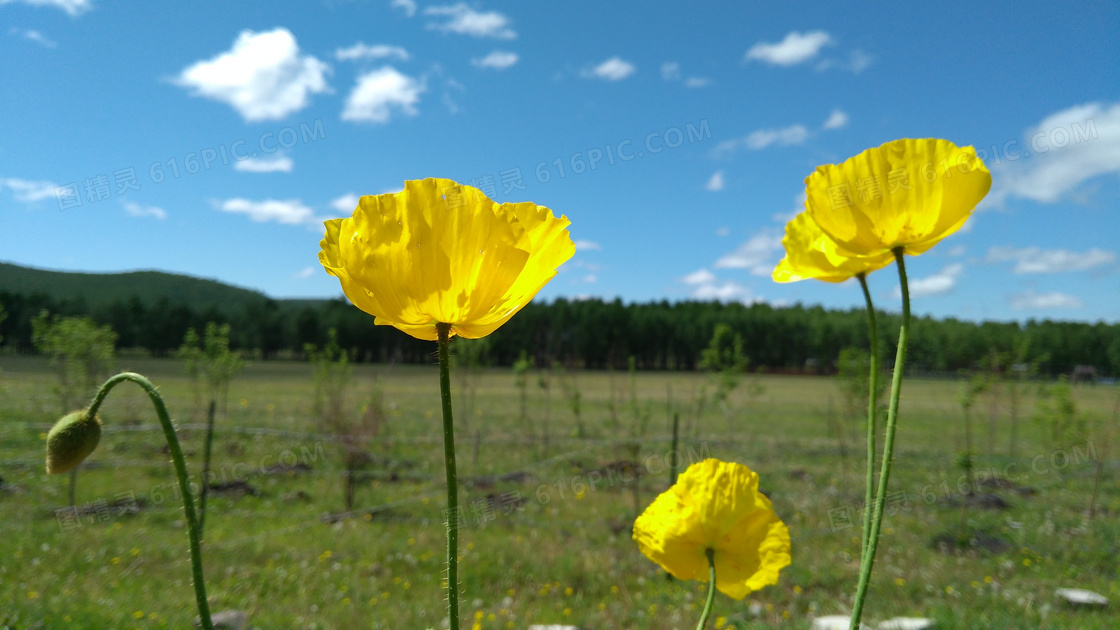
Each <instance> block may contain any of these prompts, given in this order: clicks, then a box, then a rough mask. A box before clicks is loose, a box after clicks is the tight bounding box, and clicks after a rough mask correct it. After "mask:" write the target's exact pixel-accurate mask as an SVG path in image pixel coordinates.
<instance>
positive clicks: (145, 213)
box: [124, 201, 167, 220]
mask: <svg viewBox="0 0 1120 630" xmlns="http://www.w3.org/2000/svg"><path fill="white" fill-rule="evenodd" d="M124 211H125V212H127V213H128V214H129V215H130V216H134V217H155V218H157V219H160V220H163V219H166V218H167V211H166V210H164V209H163V208H159V207H157V206H142V205H140V204H138V203H133V202H131V201H128V202H125V204H124Z"/></svg>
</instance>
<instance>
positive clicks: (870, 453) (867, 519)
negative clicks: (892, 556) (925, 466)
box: [856, 273, 879, 564]
mask: <svg viewBox="0 0 1120 630" xmlns="http://www.w3.org/2000/svg"><path fill="white" fill-rule="evenodd" d="M856 277H857V278H859V286H860V287H862V288H863V299H864V300H866V301H867V334H868V337H869V339H870V342H871V375H870V377H869V378H868V388H869V390H868V392H867V492H866V493H865V494H864V499H863V542H862V544H861V546H860V557H861V559H862V557H863V556H864V555H865V554H866V553H867V539H868V538H870V536H871V497H872V495H873V493H874V492H875V415H876V411H877V410H878V409H877V407H878V405H879V401H878V395H879V330H878V327H877V326H876V324H875V305H874V304H872V303H871V292H870V291H869V290H868V289H867V274H864V273H861V274H859V275H858V276H856ZM861 564H862V560H861Z"/></svg>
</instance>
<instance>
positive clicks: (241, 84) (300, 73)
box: [174, 28, 330, 122]
mask: <svg viewBox="0 0 1120 630" xmlns="http://www.w3.org/2000/svg"><path fill="white" fill-rule="evenodd" d="M329 72H330V66H328V65H327V64H325V63H323V62H322V61H319V60H318V59H316V58H315V57H313V56H311V55H300V52H299V44H297V43H296V38H295V36H294V35H292V33H291V32H290V31H289V30H288V29H286V28H278V29H276V30H273V31H268V32H261V33H255V32H253V31H248V30H246V31H242V32H241V34H240V35H238V36H237V40H236V41H235V42H234V43H233V47H232V48H231V49H230V50H228V51H226V52H224V53H221V54H220V55H218V56H216V57H214V58H213V59H208V60H205V61H199V62H197V63H195V64H193V65H191V66H189V67H187V68H185V69H183V71H182V72H180V73H179V76H178V77H176V78H175V79H174V82H175V83H176V84H177V85H179V86H180V87H184V88H189V89H190V90H191V92H192V94H193V95H195V96H203V97H205V98H209V99H212V100H215V101H220V102H223V103H227V104H229V105H231V106H232V107H233V108H234V109H236V110H237V112H238V113H240V114H241V116H242V117H243V118H245V120H246V121H248V122H256V121H261V120H279V119H281V118H284V117H285V116H287V115H288V114H291V113H292V112H297V111H299V110H301V109H303V108H304V107H307V105H308V104H309V98H308V97H309V95H311V94H317V93H321V92H328V91H330V86H328V85H327V79H326V75H327V74H328V73H329Z"/></svg>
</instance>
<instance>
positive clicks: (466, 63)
mask: <svg viewBox="0 0 1120 630" xmlns="http://www.w3.org/2000/svg"><path fill="white" fill-rule="evenodd" d="M965 7H966V5H959V6H957V7H956V8H953V7H952V6H942V5H938V6H937V7H929V6H919V5H906V4H903V5H902V6H885V5H864V6H863V7H862V8H861V7H859V6H852V5H839V4H837V5H833V4H815V5H808V6H807V7H806V6H801V5H798V6H794V5H790V6H785V5H782V6H766V5H763V6H753V5H741V4H739V3H718V4H713V5H704V6H694V5H693V4H689V3H676V2H674V3H668V2H667V3H658V4H656V5H649V4H648V3H637V2H633V3H629V2H623V3H608V4H601V3H589V2H567V3H562V4H561V3H555V4H523V3H496V2H494V3H486V4H478V3H475V4H464V3H444V4H421V3H418V2H412V1H405V0H395V1H388V0H386V1H382V2H343V1H337V2H324V3H320V4H310V3H307V4H304V3H300V4H296V3H264V2H262V3H238V4H235V5H228V4H226V3H216V2H198V3H190V4H188V5H163V4H160V5H149V4H128V5H117V4H109V3H102V2H93V1H89V0H54V1H49V0H34V1H27V2H18V1H11V0H0V25H3V26H2V27H0V85H2V86H3V87H2V88H0V116H2V119H3V120H4V121H5V124H4V131H3V133H2V134H0V260H3V261H7V262H13V263H17V264H23V265H29V266H34V267H41V268H49V269H62V270H77V271H124V270H134V269H158V270H164V271H170V272H176V273H185V274H189V275H194V276H200V277H207V278H214V279H218V280H221V281H223V282H228V283H232V284H236V285H239V286H244V287H249V288H253V289H257V290H261V291H263V292H265V293H267V294H268V295H270V296H273V297H335V296H338V295H340V294H341V290H340V288H339V286H338V282H337V280H335V279H334V278H332V277H330V276H328V275H327V274H326V273H325V272H324V271H323V270H322V268H321V267H320V266H319V265H318V262H317V254H318V250H319V246H318V241H319V238H320V237H321V235H322V220H323V219H325V218H331V217H338V216H345V215H348V214H349V213H350V212H351V211H352V209H353V207H354V205H355V204H356V199H357V196H358V195H363V194H379V193H383V192H388V191H394V190H399V189H400V188H401V182H403V181H404V180H406V179H418V178H423V177H448V178H452V179H456V180H458V181H460V182H464V183H473V184H474V185H476V186H478V187H479V188H482V189H483V190H484V191H485V192H487V193H488V194H490V196H491V197H492V198H494V199H495V200H496V201H533V202H536V203H539V204H542V205H546V206H548V207H550V208H552V209H553V210H554V211H555V212H556V213H557V214H565V215H567V216H568V218H569V219H571V221H572V226H571V234H572V238H573V239H574V240H575V241H576V242H577V250H578V251H577V254H576V256H575V257H574V258H573V259H572V261H570V262H569V263H567V264H566V265H565V266H564V267H563V268H562V270H561V272H560V274H559V275H558V276H557V277H556V278H555V279H554V280H553V281H552V282H551V283H550V284H549V285H548V286H547V287H546V288H545V289H544V290H543V291H542V292H541V294H540V298H541V299H550V298H553V297H557V296H566V297H571V298H576V297H602V298H604V299H613V298H614V297H620V298H622V299H623V300H625V301H648V300H660V299H669V300H681V299H689V298H696V299H721V300H726V301H743V302H752V301H756V300H762V301H766V302H769V303H772V304H775V305H785V304H793V303H797V302H801V303H804V304H823V305H825V306H827V307H836V308H847V307H851V306H862V295H861V293H860V290H859V287H858V285H855V284H853V283H846V284H843V285H832V284H827V283H822V282H813V281H805V282H800V283H795V284H790V285H780V284H776V283H774V282H773V281H772V280H771V279H770V272H771V270H772V269H773V267H774V265H775V264H776V263H777V261H778V260H779V259H780V258H781V255H782V248H781V244H780V241H781V237H782V231H783V227H784V224H785V222H786V221H788V220H789V219H790V218H792V216H793V214H794V213H796V212H797V211H798V210H800V207H801V204H802V203H803V200H804V196H803V191H804V178H805V177H806V176H808V175H809V174H810V173H811V172H812V171H813V169H814V168H815V167H816V166H818V165H820V164H826V163H835V162H840V161H843V160H844V159H846V158H847V157H850V156H852V155H855V154H856V153H859V152H860V151H862V150H864V149H867V148H869V147H873V146H878V145H880V144H882V143H884V142H887V141H890V140H893V139H896V138H902V137H940V138H945V139H948V140H951V141H953V142H955V143H956V144H958V145H973V146H975V147H976V148H977V151H978V154H979V155H980V157H982V158H983V159H984V160H985V162H986V163H987V165H988V167H989V168H990V169H991V171H992V175H993V186H992V191H991V193H990V194H989V195H988V198H987V199H985V201H984V202H983V203H982V204H981V206H980V208H979V209H978V210H977V212H976V214H975V215H974V217H973V219H972V220H970V221H969V223H968V224H967V225H966V230H964V231H962V232H961V233H959V234H956V235H954V236H952V237H950V238H948V239H946V240H945V241H944V242H942V243H941V244H940V245H938V246H937V247H936V248H934V249H933V250H931V251H930V252H929V253H927V254H924V255H922V256H920V257H915V258H912V259H910V260H908V265H909V267H908V268H909V271H910V279H911V288H912V292H913V296H914V300H913V309H914V312H915V313H917V314H931V315H935V316H938V317H945V316H954V317H959V318H962V319H969V320H979V319H996V320H1013V319H1014V320H1026V319H1028V318H1051V319H1068V320H1083V321H1097V320H1105V321H1110V322H1115V321H1120V258H1118V251H1120V87H1118V86H1120V47H1117V46H1116V43H1115V40H1116V33H1120V5H1118V4H1116V3H1090V4H1082V5H1074V4H1061V5H1047V4H1042V3H1017V4H1015V5H1014V6H1010V5H1008V6H1006V7H986V6H980V7H977V6H973V5H967V8H965ZM965 12H967V15H962V13H965ZM870 284H871V288H872V292H873V295H874V297H875V299H876V300H877V301H878V303H879V305H881V306H882V307H883V308H886V309H892V310H897V298H896V292H897V286H898V282H897V279H896V278H895V276H894V272H893V268H891V269H888V270H886V271H885V272H878V273H876V274H873V275H872V276H871V278H870Z"/></svg>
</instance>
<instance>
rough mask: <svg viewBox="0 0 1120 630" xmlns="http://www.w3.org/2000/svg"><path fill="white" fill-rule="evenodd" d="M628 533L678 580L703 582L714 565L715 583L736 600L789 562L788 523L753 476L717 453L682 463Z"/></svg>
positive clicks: (772, 579) (772, 580)
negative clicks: (716, 456) (673, 480)
mask: <svg viewBox="0 0 1120 630" xmlns="http://www.w3.org/2000/svg"><path fill="white" fill-rule="evenodd" d="M634 540H635V541H636V542H637V543H638V548H639V549H641V551H642V553H643V554H645V555H646V557H648V558H649V559H651V560H653V561H654V562H656V563H657V564H659V565H661V567H662V568H663V569H665V570H666V571H668V572H669V573H671V574H672V575H673V576H674V577H676V578H678V579H681V580H701V581H706V579H708V578H709V568H710V567H714V570H715V575H716V584H715V586H716V588H718V589H719V590H720V591H721V592H723V593H725V594H727V595H729V596H730V597H733V598H735V599H743V598H744V597H746V596H747V594H749V593H751V592H752V591H756V590H758V589H761V588H763V587H764V586H767V585H770V584H777V582H778V572H779V571H780V570H781V569H782V568H783V567H785V566H788V565H789V563H790V538H789V530H788V529H787V528H786V525H785V523H783V522H782V521H781V520H780V519H779V518H778V517H777V515H776V514H775V513H774V510H773V508H772V507H771V504H770V500H769V499H767V498H766V496H765V495H763V494H761V493H759V492H758V475H757V474H755V473H754V472H751V470H750V469H749V468H747V467H746V466H743V465H742V464H735V463H728V462H722V461H719V460H716V459H707V460H704V461H702V462H699V463H697V464H693V465H692V466H689V467H688V470H686V471H685V472H684V473H683V474H682V475H681V476H680V477H679V478H678V479H677V483H676V484H674V485H673V487H671V488H669V490H667V491H666V492H664V493H662V494H661V495H660V496H659V497H657V499H655V500H654V502H653V503H652V504H651V505H650V506H649V507H648V508H646V511H645V512H643V513H642V515H641V516H639V517H638V520H637V521H636V522H635V523H634ZM709 554H710V559H706V556H707V555H709Z"/></svg>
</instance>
